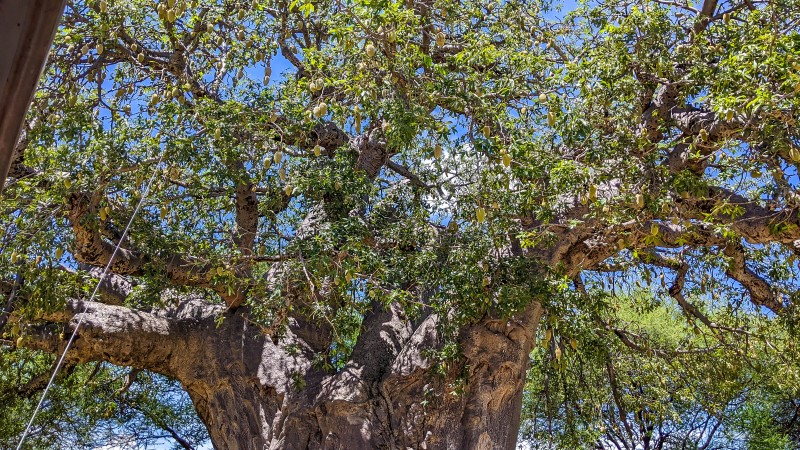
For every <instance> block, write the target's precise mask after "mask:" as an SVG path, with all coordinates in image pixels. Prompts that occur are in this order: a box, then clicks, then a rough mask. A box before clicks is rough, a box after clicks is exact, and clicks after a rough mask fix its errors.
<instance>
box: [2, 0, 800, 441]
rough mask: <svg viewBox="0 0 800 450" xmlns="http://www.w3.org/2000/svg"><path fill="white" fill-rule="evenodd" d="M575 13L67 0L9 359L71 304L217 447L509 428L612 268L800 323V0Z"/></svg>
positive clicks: (25, 184) (56, 341) (466, 436)
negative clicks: (540, 341) (187, 405)
mask: <svg viewBox="0 0 800 450" xmlns="http://www.w3.org/2000/svg"><path fill="white" fill-rule="evenodd" d="M552 8H553V5H552V4H550V3H549V2H547V1H532V2H527V1H507V2H500V1H484V0H467V1H450V0H429V1H416V0H406V1H402V2H400V1H389V0H358V1H338V0H337V1H329V0H319V1H305V0H295V1H285V0H253V1H238V0H230V1H223V2H213V3H212V2H198V1H184V0H166V1H163V2H153V1H151V0H136V1H125V2H123V1H114V0H100V1H98V2H88V3H85V2H82V1H72V2H69V3H68V5H67V7H66V10H65V14H64V17H63V23H62V25H61V27H60V29H59V31H58V34H57V36H56V39H55V44H54V47H53V49H52V52H51V55H50V59H49V63H48V67H47V69H46V71H45V74H44V79H43V81H42V84H41V87H40V89H39V92H38V93H37V95H36V98H35V100H34V103H33V106H32V108H31V112H30V114H29V117H28V120H27V125H26V129H25V130H24V135H23V136H22V138H21V139H20V142H19V144H18V148H17V159H16V161H15V163H14V165H13V167H12V168H11V172H10V175H9V182H8V183H7V185H6V188H5V190H6V192H5V193H4V194H3V198H2V205H3V211H4V212H3V216H2V219H0V220H2V222H3V229H4V230H5V231H4V234H3V237H2V242H1V243H0V245H2V256H1V257H0V276H2V278H3V280H4V281H3V283H4V284H3V292H4V294H5V298H6V300H5V302H6V305H5V306H6V307H5V309H4V312H3V316H2V322H0V326H2V327H3V328H4V329H3V331H4V333H5V334H4V335H5V341H4V343H5V344H6V345H5V347H4V349H3V352H4V357H5V355H13V354H14V352H15V349H16V348H20V349H23V348H24V349H35V350H39V351H44V352H49V353H53V354H60V353H61V352H62V351H64V349H65V346H66V343H67V342H68V340H69V337H70V335H71V334H72V333H73V331H74V332H75V340H74V342H73V343H72V345H71V347H70V348H69V350H68V352H67V354H66V361H67V362H68V363H71V364H79V363H87V362H93V361H105V362H109V363H112V364H114V365H117V366H124V367H131V368H134V369H136V370H146V371H151V372H155V373H158V374H163V375H166V376H168V377H171V378H173V379H175V380H177V381H178V382H179V383H180V384H181V386H182V387H183V388H184V389H185V390H186V392H187V393H188V395H189V397H190V398H191V400H192V402H193V404H194V407H195V408H196V410H197V413H198V415H199V417H200V418H201V420H202V421H203V423H204V424H205V425H206V426H207V428H208V431H209V434H210V437H211V440H212V442H213V444H214V446H215V447H217V448H220V449H262V448H271V449H318V448H347V449H358V448H364V449H366V448H427V449H445V448H447V449H456V448H480V449H499V448H507V449H511V448H514V447H515V445H516V440H517V434H518V430H519V423H520V409H521V405H522V392H523V387H524V384H525V379H526V371H527V369H528V367H529V355H530V353H531V350H532V349H533V348H534V345H535V343H536V336H537V334H540V335H542V336H543V337H544V336H545V335H546V341H545V342H546V343H547V345H548V346H549V347H548V348H549V349H550V351H551V352H552V355H553V356H554V359H555V360H556V361H561V360H562V359H565V358H567V357H568V354H569V352H571V351H575V349H577V348H578V347H579V346H580V345H581V343H580V342H579V339H578V338H576V337H570V335H569V334H567V332H566V331H564V330H566V329H565V328H559V324H560V319H561V318H563V316H564V315H565V314H566V312H567V311H572V310H576V309H581V308H584V307H587V308H588V306H589V305H592V304H594V300H592V299H595V298H597V296H599V295H602V293H603V292H604V290H605V289H608V288H609V286H612V285H613V284H614V283H613V282H609V280H611V278H610V277H616V279H628V280H630V279H632V278H639V283H640V284H643V285H647V286H650V288H649V289H652V291H653V292H656V293H657V294H658V293H660V294H658V295H657V298H660V299H661V300H660V301H664V302H671V303H674V304H675V305H677V306H678V307H680V308H681V310H682V311H683V314H684V315H685V321H686V324H687V326H689V327H691V328H692V329H697V330H698V333H700V335H702V336H705V337H707V338H708V339H716V340H718V342H730V341H736V340H739V339H744V338H748V339H757V336H760V335H759V334H758V333H756V332H755V331H753V330H751V329H749V328H748V326H747V325H746V324H742V321H741V320H740V317H741V315H742V314H751V315H761V316H764V317H766V318H767V319H769V320H772V321H782V320H785V321H789V322H791V320H792V317H793V314H794V313H793V309H792V308H793V298H794V295H795V294H794V293H795V286H796V278H795V276H796V274H797V273H798V271H797V266H796V260H795V257H796V254H797V252H798V245H800V244H798V243H800V227H798V211H797V207H798V194H797V191H796V185H797V164H798V163H800V148H799V147H798V138H799V137H798V126H797V117H798V109H800V101H799V100H798V95H797V92H798V89H800V70H799V69H800V36H799V35H798V19H797V18H798V17H800V4H798V2H797V1H796V0H779V1H772V2H763V1H743V2H739V1H731V2H725V3H723V4H719V5H717V4H716V2H707V4H706V5H704V6H703V7H702V8H700V9H697V8H696V7H695V6H693V5H691V4H689V3H686V4H684V3H680V2H662V1H639V0H633V1H617V0H611V1H600V2H597V3H592V4H586V5H580V6H577V7H575V8H574V10H572V11H570V12H562V13H559V12H554V11H553V9H552ZM139 204H141V205H142V206H141V208H140V209H138V210H137V209H136V208H137V205H139ZM129 222H130V226H129V227H128V223H129ZM106 266H108V273H104V271H103V268H104V267H106ZM98 280H100V281H99V282H100V285H99V286H100V290H99V294H98V295H97V296H95V297H90V295H89V293H90V292H91V289H92V287H93V286H94V284H93V283H97V282H98ZM661 294H663V295H661ZM543 317H547V321H546V322H542V318H543ZM540 322H542V323H546V326H540ZM78 324H80V326H78ZM586 326H590V327H600V328H602V329H608V330H612V331H614V333H616V336H617V337H618V338H619V339H620V340H621V341H622V342H623V343H624V344H625V345H628V346H630V347H631V348H639V349H640V350H642V351H645V352H648V351H649V352H651V353H653V354H655V353H656V350H653V349H652V348H648V347H647V345H645V344H643V343H642V342H640V341H639V340H638V339H639V338H640V337H639V336H636V335H632V334H630V333H626V332H625V331H624V330H616V329H615V328H614V324H613V323H609V322H607V321H603V320H601V319H598V320H597V321H595V322H589V323H587V325H586ZM76 328H77V331H75V330H76ZM558 330H562V331H564V332H563V333H561V334H559V335H558V336H557V337H558V339H555V338H554V337H553V333H554V332H558ZM689 345H693V344H691V343H690V344H689ZM706 345H711V344H706ZM9 357H11V356H9Z"/></svg>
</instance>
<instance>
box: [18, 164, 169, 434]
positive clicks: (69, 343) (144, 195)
mask: <svg viewBox="0 0 800 450" xmlns="http://www.w3.org/2000/svg"><path fill="white" fill-rule="evenodd" d="M163 159H164V152H163V151H162V152H161V156H160V157H159V158H158V162H157V163H156V170H153V173H152V174H151V175H150V180H149V181H148V182H147V186H146V187H145V189H144V192H143V193H142V198H140V199H139V203H137V204H136V208H134V210H133V214H132V215H131V218H130V220H128V225H126V226H125V231H123V232H122V237H120V238H119V241H117V245H116V246H115V247H114V252H112V253H111V258H109V259H108V263H107V264H106V267H105V268H104V269H103V273H102V274H101V275H100V279H99V280H98V281H97V285H96V286H95V287H94V291H92V295H91V296H89V300H88V302H91V301H92V300H94V297H95V295H97V291H98V290H99V289H100V284H102V283H103V281H104V280H105V277H106V275H108V269H109V268H111V264H112V263H113V262H114V257H115V256H117V251H118V250H119V248H120V246H121V245H122V241H123V240H125V236H126V235H127V234H128V230H130V228H131V224H132V223H133V219H134V217H136V214H137V213H138V212H139V209H141V207H142V205H143V204H144V201H145V199H147V195H148V194H149V193H150V187H151V186H152V184H153V180H155V178H156V173H157V172H158V166H159V165H160V164H161V161H162V160H163ZM88 310H89V305H88V304H87V305H86V306H84V308H83V312H82V313H81V314H80V317H79V318H78V323H77V324H76V325H75V329H74V330H72V334H71V335H70V337H69V341H67V346H66V347H64V352H63V353H61V357H60V358H59V359H58V363H57V364H56V367H55V369H53V374H52V375H51V376H50V381H48V382H47V386H45V388H44V392H42V398H40V399H39V403H38V404H37V405H36V409H34V410H33V415H32V416H31V420H30V421H29V422H28V426H27V427H25V432H24V433H22V438H20V440H19V444H17V450H20V449H21V448H22V444H23V443H24V442H25V439H26V438H27V437H28V434H29V433H30V431H31V427H32V426H33V421H34V420H35V419H36V415H37V414H38V413H39V410H41V409H42V405H43V404H44V399H45V398H46V397H47V393H48V392H49V391H50V387H51V386H52V385H53V381H55V379H56V375H57V374H58V371H59V369H61V365H62V364H63V363H64V359H65V358H66V356H67V352H68V351H69V348H70V347H71V346H72V342H73V341H75V336H76V335H77V333H78V329H79V328H80V327H81V324H82V323H83V318H84V317H85V315H86V311H88Z"/></svg>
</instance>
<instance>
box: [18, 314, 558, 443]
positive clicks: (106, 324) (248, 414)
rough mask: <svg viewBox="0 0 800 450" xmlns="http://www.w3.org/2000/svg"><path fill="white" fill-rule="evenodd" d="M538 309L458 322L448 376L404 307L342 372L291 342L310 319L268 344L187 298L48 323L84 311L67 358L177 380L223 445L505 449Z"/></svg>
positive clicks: (428, 325) (423, 329)
mask: <svg viewBox="0 0 800 450" xmlns="http://www.w3.org/2000/svg"><path fill="white" fill-rule="evenodd" d="M84 310H85V312H84ZM220 314H222V315H223V320H222V323H221V325H219V324H218V318H219V317H220ZM541 314H542V308H541V307H540V306H539V304H538V303H532V304H531V305H530V306H529V307H528V308H526V309H525V310H524V311H521V312H519V313H518V314H516V315H515V316H513V317H511V318H508V319H501V318H490V317H486V318H484V319H482V320H480V321H478V322H477V323H474V324H473V325H471V326H469V327H466V328H465V329H463V331H462V332H461V333H460V335H459V336H458V340H459V343H460V344H461V347H462V349H463V357H462V358H461V359H460V360H458V361H452V362H449V363H448V365H447V367H446V369H445V370H444V371H443V372H442V373H440V372H439V371H434V370H433V369H434V364H433V361H431V360H430V359H428V358H427V357H426V355H427V353H426V352H425V350H429V349H433V348H436V347H437V346H438V345H440V344H441V342H442V339H441V337H440V336H439V334H438V331H437V330H438V328H437V321H438V320H440V319H439V317H438V316H436V315H430V316H429V317H427V318H426V319H425V320H423V321H422V322H421V323H420V324H419V325H418V326H416V327H412V325H411V322H410V321H409V320H407V319H406V318H405V317H403V314H402V311H401V310H400V308H389V309H388V310H387V309H385V308H383V307H381V306H380V305H377V304H376V305H374V307H373V310H372V312H371V313H370V314H368V315H367V317H366V318H365V320H364V325H363V329H362V333H361V336H360V338H359V339H358V342H357V344H356V346H355V348H354V350H353V354H352V357H351V359H350V361H349V362H348V363H347V364H346V365H345V366H344V368H342V369H341V370H339V371H325V370H323V369H321V368H318V367H315V365H314V364H312V360H313V357H314V350H312V348H311V347H310V346H309V345H308V344H307V343H306V342H305V340H303V339H302V338H300V337H299V336H301V335H303V334H304V333H307V332H308V330H303V329H302V328H303V327H307V326H308V324H304V323H300V322H296V321H292V322H291V324H290V326H289V327H288V329H287V330H286V331H285V333H284V335H283V336H282V337H281V338H280V339H274V338H273V337H271V336H268V335H266V334H265V333H264V332H263V331H262V329H261V328H259V327H257V326H255V325H253V324H252V323H251V321H249V320H248V312H247V309H246V308H241V309H239V310H237V311H236V312H230V311H225V310H224V309H223V308H220V307H212V306H209V305H207V304H203V303H201V302H199V301H198V302H192V301H189V302H185V303H183V304H182V305H180V306H179V307H178V308H175V309H171V310H167V311H159V312H155V313H147V312H141V311H134V310H132V309H129V308H125V307H120V306H112V305H105V304H100V303H86V302H73V303H71V304H70V308H69V310H68V311H66V313H62V314H60V315H53V316H51V317H48V318H47V319H49V320H53V321H61V322H66V323H68V324H71V325H72V326H74V325H75V324H76V322H77V320H79V319H80V317H81V316H83V324H82V325H81V328H80V330H79V333H78V339H77V340H76V341H75V344H74V347H73V348H72V350H71V351H70V354H69V357H70V361H71V362H88V361H94V360H105V361H110V362H112V363H114V364H118V365H125V366H133V367H139V368H142V369H149V370H153V371H156V372H159V373H162V374H165V375H168V376H172V377H175V378H176V379H177V380H179V381H180V382H181V384H182V385H183V386H184V388H185V389H186V391H187V392H188V393H189V396H190V397H191V399H192V401H193V402H194V404H195V407H196V409H197V412H198V414H199V416H200V417H201V419H202V420H203V422H204V423H205V424H206V425H207V427H208V430H209V433H210V435H211V439H212V442H213V445H214V446H215V448H218V449H226V450H252V449H259V450H260V449H276V450H277V449H298V450H299V449H374V448H385V449H395V448H397V449H408V448H413V449H417V448H419V449H463V448H473V449H513V448H515V445H516V438H517V433H518V429H519V419H520V408H521V401H522V389H523V386H524V382H525V372H526V369H527V367H528V355H529V353H530V351H531V349H532V347H533V344H534V334H535V330H536V326H537V324H538V321H539V319H540V317H541ZM61 339H63V338H61V337H58V336H57V335H55V334H50V335H48V334H46V332H43V334H42V335H41V336H39V339H38V340H35V341H32V342H31V344H30V346H33V347H39V348H42V349H46V350H49V351H58V350H59V349H60V348H61V346H63V341H62V340H61Z"/></svg>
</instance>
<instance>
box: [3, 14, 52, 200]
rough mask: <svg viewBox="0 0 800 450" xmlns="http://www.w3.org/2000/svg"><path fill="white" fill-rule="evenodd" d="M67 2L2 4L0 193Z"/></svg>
mask: <svg viewBox="0 0 800 450" xmlns="http://www.w3.org/2000/svg"><path fill="white" fill-rule="evenodd" d="M65 1H66V0H0V193H2V191H3V186H4V185H5V182H6V176H7V175H8V170H9V168H10V167H11V162H12V161H13V160H14V148H15V147H16V145H17V139H18V138H19V132H20V130H21V129H22V124H23V122H24V120H25V114H26V113H27V111H28V107H29V106H30V103H31V99H32V98H33V93H34V92H35V91H36V85H37V84H38V82H39V77H40V76H41V73H42V68H43V67H44V64H45V61H46V60H47V54H48V52H49V51H50V46H51V45H52V44H53V37H54V36H55V33H56V27H57V26H58V21H59V19H60V18H61V13H62V11H63V10H64V3H65Z"/></svg>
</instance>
